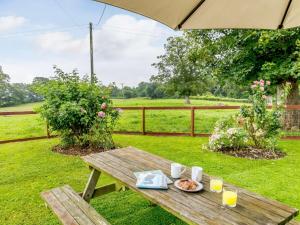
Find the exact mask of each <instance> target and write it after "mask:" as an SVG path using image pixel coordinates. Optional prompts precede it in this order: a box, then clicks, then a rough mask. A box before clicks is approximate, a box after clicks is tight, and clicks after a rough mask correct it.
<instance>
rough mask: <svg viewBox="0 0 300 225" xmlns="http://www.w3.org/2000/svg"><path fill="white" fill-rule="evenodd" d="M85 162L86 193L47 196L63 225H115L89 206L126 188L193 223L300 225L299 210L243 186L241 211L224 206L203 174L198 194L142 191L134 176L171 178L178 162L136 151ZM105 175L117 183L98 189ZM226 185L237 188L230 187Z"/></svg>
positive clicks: (62, 191) (109, 153)
mask: <svg viewBox="0 0 300 225" xmlns="http://www.w3.org/2000/svg"><path fill="white" fill-rule="evenodd" d="M82 159H83V160H84V161H85V162H86V163H87V164H88V165H89V167H90V169H91V170H92V171H91V175H90V177H89V180H88V182H87V184H86V187H85V189H84V191H83V193H81V194H77V193H75V192H74V191H73V190H72V189H71V188H70V187H69V186H64V187H61V188H58V189H52V190H50V191H47V192H44V193H42V196H43V198H44V199H45V200H46V202H47V204H48V205H49V206H50V207H51V209H52V210H53V211H54V213H55V214H57V215H58V217H59V218H60V220H61V222H62V223H63V224H80V225H81V224H82V225H83V224H101V225H107V224H109V223H108V222H107V221H106V220H105V219H104V218H103V217H102V216H100V215H99V214H98V213H96V211H95V210H94V209H93V208H92V207H91V206H90V205H89V204H88V202H89V201H90V199H91V198H94V197H97V196H100V195H103V194H106V193H109V192H112V191H119V190H125V189H124V187H128V188H130V189H131V190H133V191H136V192H138V193H140V194H142V195H143V196H144V197H145V198H147V199H149V200H150V201H151V202H153V203H155V204H157V205H159V206H161V207H162V208H164V209H165V210H167V211H169V212H170V213H172V214H173V215H175V216H177V217H178V218H180V219H182V220H183V221H185V222H187V223H188V224H201V225H226V224H230V225H236V224H238V225H252V224H253V225H259V224H263V225H271V224H291V225H296V224H299V223H298V222H297V221H292V219H293V218H294V217H295V216H297V215H298V210H297V209H295V208H292V207H289V206H287V205H285V204H282V203H280V202H277V201H275V200H270V199H267V198H264V197H262V196H259V195H257V194H254V193H252V192H250V191H247V190H244V189H241V188H237V187H235V188H236V189H237V190H238V204H237V206H236V207H235V208H224V207H222V195H221V194H217V193H212V192H210V191H209V180H210V177H209V176H208V175H206V174H204V175H203V184H204V190H203V191H201V192H198V193H185V192H182V191H180V190H178V189H177V188H176V187H175V186H174V185H169V189H168V190H149V189H138V188H137V187H136V185H135V184H136V178H135V176H134V174H133V173H134V172H137V171H146V170H154V169H155V170H158V169H160V170H162V171H163V172H164V173H165V174H166V175H167V176H170V164H171V163H172V161H169V160H167V159H163V158H161V157H159V156H156V155H153V154H150V153H147V152H144V151H141V150H138V149H135V148H133V147H127V148H123V149H117V150H111V151H107V152H103V153H97V154H91V155H87V156H84V157H82ZM101 173H105V174H108V175H110V176H112V177H114V178H115V179H116V180H117V183H116V184H110V185H107V186H104V187H100V188H97V189H96V184H97V182H98V179H99V177H100V174H101ZM190 173H191V170H190V169H187V171H186V172H185V173H184V174H183V177H186V178H187V177H190ZM224 186H225V187H233V186H232V185H230V184H227V183H224ZM72 218H73V220H72ZM74 221H75V222H74ZM86 221H87V222H86Z"/></svg>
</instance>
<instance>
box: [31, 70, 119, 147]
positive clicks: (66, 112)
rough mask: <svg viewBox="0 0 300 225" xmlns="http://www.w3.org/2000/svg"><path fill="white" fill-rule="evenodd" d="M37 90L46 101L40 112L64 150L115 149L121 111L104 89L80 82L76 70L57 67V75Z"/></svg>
mask: <svg viewBox="0 0 300 225" xmlns="http://www.w3.org/2000/svg"><path fill="white" fill-rule="evenodd" d="M35 89H36V90H37V91H38V92H39V93H41V94H42V95H43V96H44V98H45V101H44V103H43V105H42V106H41V108H40V110H39V111H40V113H41V115H42V117H43V118H44V119H45V120H46V121H47V122H48V124H49V125H50V129H51V130H52V131H55V132H56V133H58V134H59V135H60V137H61V145H62V146H63V147H71V146H80V147H84V148H85V147H96V148H103V149H110V148H113V147H114V142H113V139H112V131H113V127H114V125H115V122H116V120H117V118H118V116H119V111H118V110H115V109H114V108H113V107H112V101H111V100H110V99H109V98H108V97H105V94H106V92H107V91H106V89H105V88H104V87H102V86H101V85H98V84H90V83H89V81H88V80H87V79H80V77H79V75H78V73H77V72H76V71H73V72H72V73H64V72H63V71H62V70H60V69H58V68H56V67H55V76H54V77H53V78H52V79H51V80H50V81H49V82H48V83H47V84H46V85H42V86H38V87H36V88H35Z"/></svg>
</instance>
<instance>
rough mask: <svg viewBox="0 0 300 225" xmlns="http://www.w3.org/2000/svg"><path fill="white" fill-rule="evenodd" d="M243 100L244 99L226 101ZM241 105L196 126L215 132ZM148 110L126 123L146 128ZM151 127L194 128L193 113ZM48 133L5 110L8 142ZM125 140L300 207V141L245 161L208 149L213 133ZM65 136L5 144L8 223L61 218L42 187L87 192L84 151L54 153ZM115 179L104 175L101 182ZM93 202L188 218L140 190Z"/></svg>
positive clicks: (0, 185)
mask: <svg viewBox="0 0 300 225" xmlns="http://www.w3.org/2000/svg"><path fill="white" fill-rule="evenodd" d="M192 103H193V104H194V105H217V104H219V103H218V102H208V101H202V100H193V101H192ZM224 104H226V105H239V103H230V102H229V103H228V102H227V103H224ZM38 105H40V103H37V104H28V105H22V106H18V107H11V108H2V109H0V111H17V110H18V111H23V110H31V109H32V108H34V107H37V106H38ZM115 105H116V106H144V105H147V106H150V105H151V106H182V105H183V103H182V100H146V99H139V100H137V99H135V100H134V99H131V100H115ZM232 113H234V110H228V111H218V110H214V111H199V112H197V114H196V116H197V117H196V130H197V131H198V132H199V131H201V132H204V131H205V132H207V131H209V130H210V129H211V128H212V125H213V123H214V121H215V120H217V119H218V118H220V117H222V116H228V115H230V114H232ZM140 116H141V115H140V112H130V111H125V112H124V113H123V114H122V116H121V119H120V121H119V124H118V128H119V129H124V130H130V129H131V130H140V126H141V124H140ZM146 118H147V129H148V130H152V131H177V132H178V131H189V119H190V112H189V111H186V112H185V111H183V112H182V111H174V112H172V111H170V112H169V111H166V112H161V111H151V112H147V117H146ZM39 135H45V124H44V122H43V121H42V120H41V119H39V117H38V115H30V116H13V117H10V116H5V117H3V116H2V117H1V116H0V140H1V139H15V138H19V137H32V136H39ZM114 139H115V141H116V142H117V144H118V145H120V146H129V145H131V146H135V147H138V148H140V149H143V150H146V151H148V152H151V153H154V154H157V155H160V156H162V157H165V158H167V159H170V160H174V161H178V162H180V163H183V164H185V165H188V166H192V165H199V166H202V167H203V168H204V169H205V171H206V172H207V173H209V174H211V175H215V176H220V177H223V178H224V179H225V180H226V181H227V182H231V183H233V184H236V185H238V186H241V187H244V188H247V189H249V190H251V191H254V192H257V193H260V194H261V195H264V196H266V197H269V198H273V199H276V200H278V201H281V202H284V203H286V204H288V205H290V206H293V207H297V208H300V195H299V193H300V179H298V175H299V173H300V167H299V165H300V151H299V149H300V141H281V142H280V147H281V148H282V149H283V150H284V151H285V152H286V153H287V157H285V158H283V159H280V160H270V161H266V160H257V161H253V160H248V159H239V158H234V157H231V156H226V155H222V154H219V153H213V152H209V151H207V150H204V149H202V146H203V144H206V143H207V139H206V138H191V137H180V138H178V137H145V136H125V135H115V136H114ZM58 141H59V140H58V139H52V140H42V141H32V142H23V143H15V144H5V145H0V193H1V195H0V224H5V225H23V224H25V225H36V224H43V225H44V224H45V225H54V224H55V225H56V224H59V223H58V220H57V219H56V217H55V216H54V215H53V214H52V213H51V212H50V211H49V210H48V209H46V208H45V206H44V203H43V201H42V200H41V198H40V193H41V192H42V191H43V190H47V189H50V188H53V187H57V186H60V185H63V184H69V185H71V186H72V187H73V188H74V189H75V190H76V191H82V190H83V188H84V185H85V182H86V181H87V178H88V175H89V170H88V168H87V167H86V165H84V163H83V162H82V160H81V159H80V158H79V157H75V156H64V155H60V154H57V153H53V152H52V151H51V148H52V146H53V145H55V144H57V143H58ZM111 182H113V180H112V179H111V178H110V177H108V176H104V177H102V178H101V182H100V184H99V185H103V184H108V183H111ZM92 205H93V206H94V207H95V208H96V210H98V211H99V212H101V214H102V215H103V216H105V217H106V218H107V219H108V220H109V221H110V222H111V223H112V224H117V225H127V224H128V225H141V224H143V225H183V224H184V223H183V222H182V221H180V220H179V219H177V218H175V217H174V216H172V215H170V214H169V213H167V212H166V211H164V210H162V209H161V208H160V207H158V206H153V205H151V204H150V203H149V202H148V201H147V200H145V199H143V198H142V197H141V196H139V195H138V194H136V193H133V192H131V191H127V192H124V193H113V194H109V195H106V196H103V197H101V198H97V199H95V200H93V201H92Z"/></svg>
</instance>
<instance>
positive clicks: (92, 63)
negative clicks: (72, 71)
mask: <svg viewBox="0 0 300 225" xmlns="http://www.w3.org/2000/svg"><path fill="white" fill-rule="evenodd" d="M90 61H91V84H93V83H94V82H95V73H94V47H93V24H92V23H90Z"/></svg>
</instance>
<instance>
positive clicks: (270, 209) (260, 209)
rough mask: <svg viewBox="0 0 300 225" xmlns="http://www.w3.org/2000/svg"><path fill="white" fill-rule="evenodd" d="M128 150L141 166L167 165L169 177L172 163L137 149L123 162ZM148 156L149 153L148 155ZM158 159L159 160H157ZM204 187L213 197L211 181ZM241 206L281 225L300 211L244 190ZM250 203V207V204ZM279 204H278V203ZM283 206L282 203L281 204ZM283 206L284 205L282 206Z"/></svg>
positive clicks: (237, 209) (238, 208) (155, 166)
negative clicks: (264, 199)
mask: <svg viewBox="0 0 300 225" xmlns="http://www.w3.org/2000/svg"><path fill="white" fill-rule="evenodd" d="M127 150H128V151H129V152H130V151H133V153H134V154H129V155H130V159H133V158H134V157H138V156H139V155H140V156H141V157H139V158H138V160H139V164H140V163H141V162H142V161H144V162H146V163H147V166H148V167H149V165H148V164H149V162H151V163H155V162H156V163H158V164H154V168H158V167H159V166H162V165H163V164H167V168H161V169H162V170H163V171H164V172H165V173H166V174H167V175H169V171H170V169H169V168H170V163H169V162H166V161H168V160H164V159H163V160H158V159H160V158H159V157H157V156H156V159H154V158H152V159H151V158H150V160H146V161H145V159H146V158H147V159H149V157H145V155H144V154H145V152H143V151H140V150H139V151H136V150H135V149H126V151H123V152H120V153H119V154H118V156H120V155H124V156H126V157H125V158H122V160H125V159H129V157H128V156H129V155H128V153H127ZM111 154H114V152H112V153H111ZM146 154H148V153H146ZM152 156H153V155H152ZM157 158H158V159H157ZM185 175H186V176H190V170H188V171H187V172H186V174H185ZM204 177H206V178H208V176H204ZM225 186H231V185H229V184H225ZM204 187H205V190H207V192H204V193H203V195H204V196H205V195H211V193H210V192H209V188H208V187H209V179H206V181H205V179H204ZM238 189H239V188H238ZM239 191H240V192H239V205H244V206H245V209H246V211H245V212H244V215H245V216H252V217H253V215H251V214H249V212H252V211H253V209H254V210H256V211H257V213H259V214H261V215H263V216H265V217H267V218H270V219H273V220H275V221H278V223H279V224H284V223H286V222H287V221H289V220H290V219H292V218H293V217H294V216H295V215H296V214H297V213H298V210H297V209H293V208H290V207H289V209H292V213H290V212H286V211H283V210H281V209H280V208H277V207H274V206H273V205H271V206H270V205H269V203H268V202H267V203H265V202H264V201H261V200H260V199H259V200H257V199H256V198H253V197H252V196H250V197H249V195H247V194H244V193H243V191H244V190H243V189H239ZM213 196H215V197H216V195H214V194H213V195H211V196H209V197H208V199H210V200H212V197H213ZM259 197H260V198H263V197H261V196H259ZM248 203H250V205H249V204H248ZM261 203H262V205H263V206H261V205H260V204H261ZM276 203H277V202H276ZM279 204H281V203H279ZM253 205H254V206H255V208H253ZM282 205H283V204H282ZM283 206H284V207H287V206H286V205H283ZM240 209H241V208H240V207H236V208H233V209H232V210H236V211H237V212H240V213H241V211H240ZM278 211H280V212H281V215H280V216H281V217H282V219H280V217H278V214H277V213H278Z"/></svg>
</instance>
